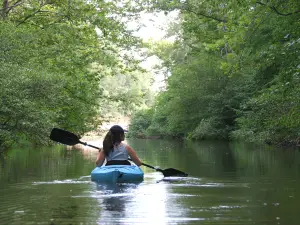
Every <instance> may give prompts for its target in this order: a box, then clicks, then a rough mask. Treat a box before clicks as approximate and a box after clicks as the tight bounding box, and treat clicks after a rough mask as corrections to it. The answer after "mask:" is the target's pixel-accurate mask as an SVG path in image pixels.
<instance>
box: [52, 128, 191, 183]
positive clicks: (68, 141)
mask: <svg viewBox="0 0 300 225" xmlns="http://www.w3.org/2000/svg"><path fill="white" fill-rule="evenodd" d="M50 139H51V140H52V141H56V142H59V143H61V144H65V145H76V144H83V145H85V146H89V147H92V148H96V149H98V150H100V149H101V148H99V147H96V146H94V145H90V144H87V143H86V142H82V141H80V140H79V137H78V136H77V135H76V134H73V133H71V132H69V131H66V130H62V129H59V128H53V129H52V131H51V134H50ZM129 160H130V159H129ZM142 165H143V166H146V167H149V168H151V169H154V170H156V171H158V172H161V173H162V174H163V175H164V176H165V177H172V176H176V177H187V176H188V174H187V173H185V172H182V171H180V170H177V169H173V168H168V169H164V170H163V169H160V168H156V167H154V166H151V165H148V164H145V163H142Z"/></svg>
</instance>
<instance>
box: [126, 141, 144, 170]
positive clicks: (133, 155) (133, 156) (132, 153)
mask: <svg viewBox="0 0 300 225" xmlns="http://www.w3.org/2000/svg"><path fill="white" fill-rule="evenodd" d="M126 150H127V152H128V154H129V156H130V158H131V159H132V161H133V162H134V163H135V164H136V165H137V166H141V165H142V162H141V160H140V159H139V157H138V156H137V154H136V152H135V151H134V150H133V148H131V147H130V146H129V145H126Z"/></svg>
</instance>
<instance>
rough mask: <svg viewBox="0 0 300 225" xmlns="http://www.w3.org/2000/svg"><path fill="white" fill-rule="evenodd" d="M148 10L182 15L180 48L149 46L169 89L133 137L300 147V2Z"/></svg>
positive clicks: (140, 117)
mask: <svg viewBox="0 0 300 225" xmlns="http://www.w3.org/2000/svg"><path fill="white" fill-rule="evenodd" d="M147 3H148V4H147V7H148V10H150V11H164V12H165V13H166V14H168V13H169V12H171V11H174V10H177V11H178V13H179V16H178V21H173V23H172V26H170V28H169V35H170V36H172V35H175V36H176V41H175V42H173V43H170V42H158V43H148V44H149V47H150V48H151V50H152V53H153V54H156V55H158V56H159V57H160V58H161V59H162V60H163V62H164V63H163V67H164V68H167V73H166V82H167V85H166V88H165V90H164V91H162V92H161V93H160V94H159V95H158V96H157V98H156V100H155V103H154V106H153V107H151V108H149V109H146V110H142V111H139V112H137V113H136V114H135V116H134V117H133V119H132V123H131V126H130V131H131V133H130V135H132V136H138V137H144V136H153V135H156V136H171V137H184V138H189V139H197V140H199V139H241V140H246V141H251V142H265V143H270V144H282V145H286V144H292V145H299V143H300V64H299V63H300V29H299V28H300V2H299V1H298V0H288V1H282V0H262V1H253V0H244V1H237V0H229V1H220V0H209V1H198V0H186V1H180V0H177V1H153V2H151V1H147ZM151 3H152V4H151Z"/></svg>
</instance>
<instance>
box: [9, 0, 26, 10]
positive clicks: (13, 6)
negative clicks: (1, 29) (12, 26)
mask: <svg viewBox="0 0 300 225" xmlns="http://www.w3.org/2000/svg"><path fill="white" fill-rule="evenodd" d="M22 1H23V0H18V1H16V2H15V3H14V4H13V5H11V6H9V7H7V8H6V9H7V11H6V13H9V11H10V10H12V9H13V8H15V7H17V6H18V5H21V4H22V3H23V2H22Z"/></svg>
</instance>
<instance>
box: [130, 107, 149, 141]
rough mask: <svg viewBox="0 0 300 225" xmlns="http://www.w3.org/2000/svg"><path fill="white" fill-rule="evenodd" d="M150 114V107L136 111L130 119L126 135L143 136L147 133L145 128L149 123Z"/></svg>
mask: <svg viewBox="0 0 300 225" xmlns="http://www.w3.org/2000/svg"><path fill="white" fill-rule="evenodd" d="M152 116H153V110H152V109H144V110H140V111H139V112H137V113H136V114H135V115H134V117H133V118H134V119H133V120H132V121H131V124H130V127H129V133H128V137H144V136H145V135H147V129H148V128H149V126H150V124H151V119H152Z"/></svg>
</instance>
